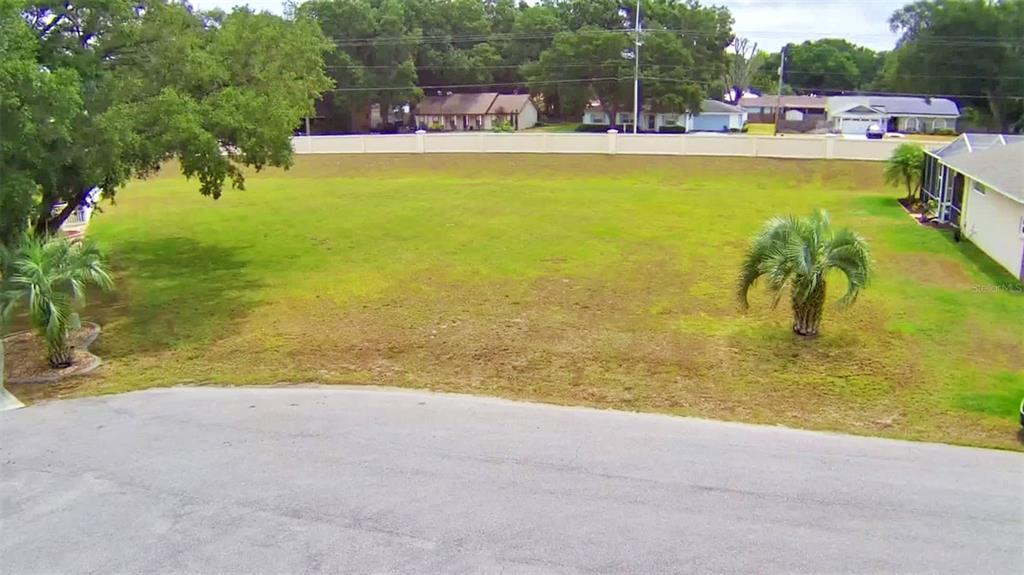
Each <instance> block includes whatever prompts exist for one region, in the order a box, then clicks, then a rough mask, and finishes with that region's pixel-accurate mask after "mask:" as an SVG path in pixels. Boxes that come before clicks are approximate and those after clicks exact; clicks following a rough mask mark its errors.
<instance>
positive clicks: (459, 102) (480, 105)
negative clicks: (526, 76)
mask: <svg viewBox="0 0 1024 575" xmlns="http://www.w3.org/2000/svg"><path fill="white" fill-rule="evenodd" d="M413 115H414V121H415V123H416V126H417V127H418V128H421V129H430V128H436V129H440V130H445V131H452V132H463V131H466V132H468V131H474V130H476V131H479V130H490V129H491V128H493V127H495V126H496V125H498V124H499V123H501V122H508V123H509V124H510V125H511V126H512V128H513V129H515V130H525V129H527V128H532V127H533V126H535V125H536V124H537V116H538V111H537V106H536V105H535V104H534V103H533V100H531V99H530V96H529V95H527V94H498V93H497V92H483V93H479V94H447V95H444V96H427V97H426V98H424V99H423V100H422V101H421V102H420V103H419V104H417V105H416V111H415V112H414V114H413Z"/></svg>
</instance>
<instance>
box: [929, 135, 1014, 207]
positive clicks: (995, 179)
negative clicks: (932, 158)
mask: <svg viewBox="0 0 1024 575" xmlns="http://www.w3.org/2000/svg"><path fill="white" fill-rule="evenodd" d="M972 142H973V143H972ZM932 153H933V154H934V155H936V156H938V157H939V158H941V159H942V163H944V164H946V165H947V166H949V167H951V168H953V169H954V170H956V171H958V172H960V173H962V174H964V175H966V176H968V177H970V178H973V179H975V180H978V181H979V182H981V183H983V184H985V185H986V186H989V187H991V188H992V189H994V190H995V191H997V192H999V193H1002V194H1003V195H1005V196H1007V197H1009V198H1010V199H1012V200H1014V201H1017V202H1020V203H1022V204H1024V136H1008V135H1003V134H963V135H962V136H960V137H959V138H957V139H956V140H954V141H953V142H952V143H950V144H949V145H947V146H945V147H943V148H941V149H939V150H936V151H934V152H932Z"/></svg>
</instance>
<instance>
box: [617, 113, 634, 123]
mask: <svg viewBox="0 0 1024 575" xmlns="http://www.w3.org/2000/svg"><path fill="white" fill-rule="evenodd" d="M615 119H616V122H615V123H616V124H632V123H633V114H631V113H629V112H619V113H618V115H616V116H615Z"/></svg>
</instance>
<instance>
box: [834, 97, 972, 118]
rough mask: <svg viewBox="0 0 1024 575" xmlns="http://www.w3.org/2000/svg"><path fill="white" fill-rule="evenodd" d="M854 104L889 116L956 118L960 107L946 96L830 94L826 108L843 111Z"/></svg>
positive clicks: (838, 112)
mask: <svg viewBox="0 0 1024 575" xmlns="http://www.w3.org/2000/svg"><path fill="white" fill-rule="evenodd" d="M854 106H869V107H871V108H877V109H878V110H879V111H881V112H883V113H885V114H887V115H890V116H946V117H950V118H957V117H959V116H960V109H959V108H957V106H956V102H954V101H952V100H947V99H946V98H919V97H913V96H870V95H865V96H830V97H829V98H828V110H829V112H830V113H832V114H840V113H843V112H845V111H847V110H849V109H850V108H853V107H854Z"/></svg>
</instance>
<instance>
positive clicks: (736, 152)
mask: <svg viewBox="0 0 1024 575" xmlns="http://www.w3.org/2000/svg"><path fill="white" fill-rule="evenodd" d="M901 143H902V142H901V141H900V140H895V139H893V140H852V139H846V138H841V137H830V136H748V135H743V134H636V135H634V134H617V133H607V134H585V133H570V134H559V133H546V132H533V133H519V134H506V133H493V132H472V133H448V134H436V133H429V134H392V135H354V136H296V137H295V138H293V140H292V145H293V146H294V148H295V152H296V153H298V154H427V153H489V154H490V153H514V154H636V155H660V156H741V157H748V158H794V159H805V160H826V159H827V160H832V159H835V160H870V161H881V160H885V159H888V157H889V155H890V154H892V151H893V149H894V148H895V147H896V146H898V145H900V144H901ZM925 147H934V145H932V146H929V145H926V146H925Z"/></svg>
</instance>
